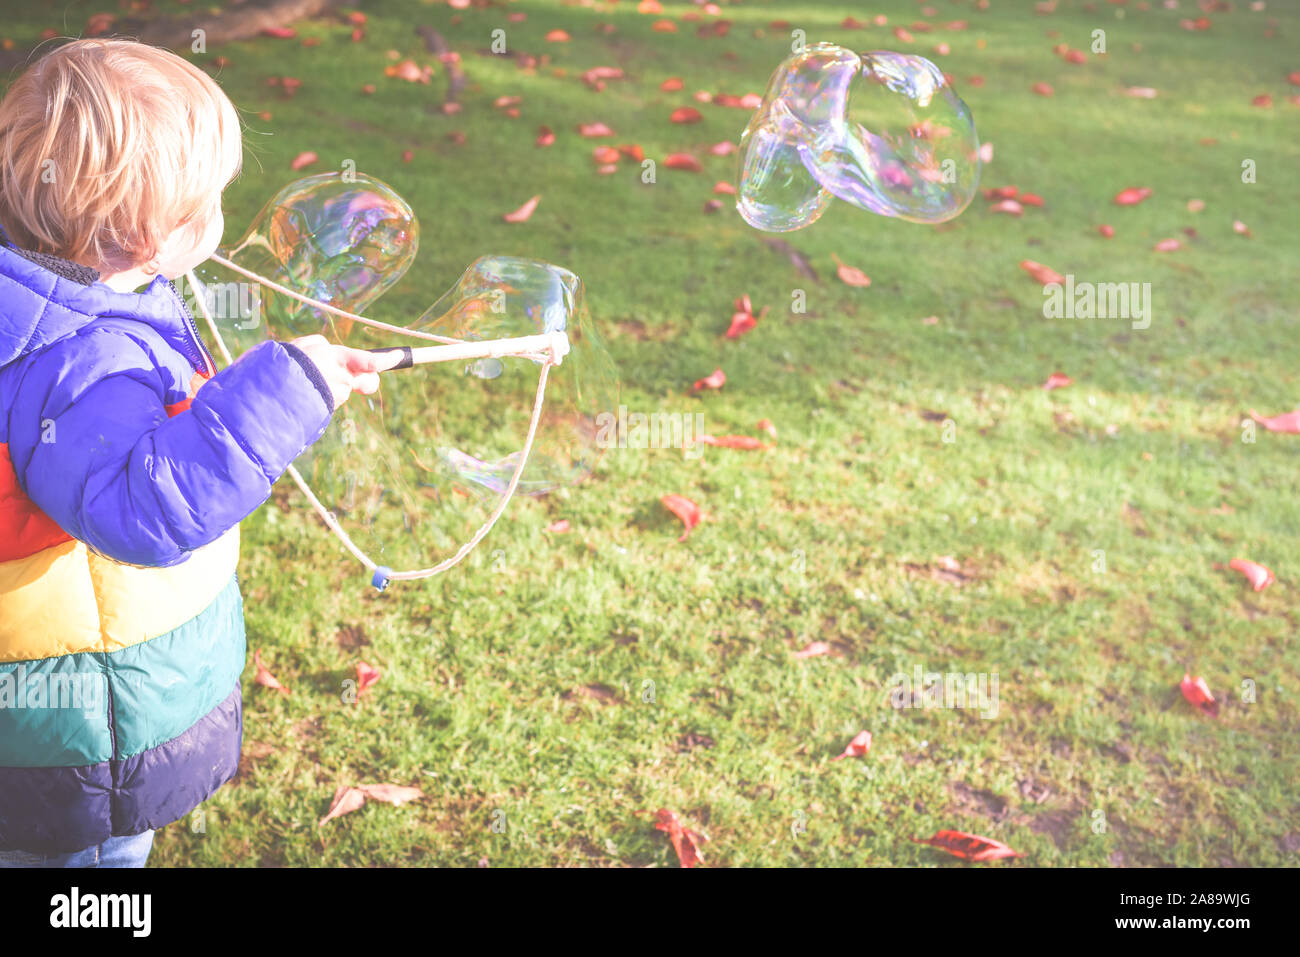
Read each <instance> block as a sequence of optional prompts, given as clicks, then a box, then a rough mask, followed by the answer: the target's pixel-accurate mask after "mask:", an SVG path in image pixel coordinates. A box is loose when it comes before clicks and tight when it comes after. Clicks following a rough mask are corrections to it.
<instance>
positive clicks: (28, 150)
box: [0, 39, 243, 278]
mask: <svg viewBox="0 0 1300 957" xmlns="http://www.w3.org/2000/svg"><path fill="white" fill-rule="evenodd" d="M242 155H243V150H242V145H241V140H240V128H239V117H238V115H237V114H236V113H235V108H234V106H233V105H232V104H231V102H230V100H229V99H228V98H227V97H226V95H225V94H224V93H223V92H222V91H221V88H220V87H219V86H217V84H216V83H214V82H213V80H212V78H211V77H209V76H208V75H207V74H205V73H204V72H203V71H202V70H200V69H198V68H197V67H195V66H194V65H192V64H190V63H187V62H186V61H185V60H182V59H181V58H180V57H178V56H176V55H175V54H174V53H170V52H168V51H167V50H161V49H158V48H157V47H151V46H148V45H146V44H143V43H137V42H135V41H133V40H104V39H90V40H75V41H73V42H70V43H67V44H65V45H63V46H61V47H59V48H57V49H56V50H54V51H52V52H51V53H49V54H47V55H45V56H44V57H42V58H41V59H40V60H38V61H37V62H36V63H35V64H33V65H32V66H31V67H30V68H28V70H27V71H26V72H25V73H24V74H23V75H22V76H21V77H19V78H18V80H17V81H15V82H14V84H13V85H12V86H11V87H10V89H9V92H8V93H7V94H6V95H5V97H4V100H3V101H2V102H0V224H3V225H4V227H5V230H6V231H7V232H8V233H9V238H10V240H11V241H12V242H14V243H15V244H16V245H18V246H22V247H26V248H28V249H33V250H36V251H38V252H44V253H51V254H53V255H56V256H62V257H63V258H65V259H71V260H73V261H75V262H79V263H84V264H86V265H90V266H94V267H97V268H100V270H101V272H102V271H104V270H105V269H106V268H107V270H108V271H110V272H119V271H122V272H124V271H127V270H129V269H131V268H141V269H143V270H144V271H145V272H159V273H161V274H162V275H164V276H167V277H168V278H171V277H173V276H176V275H179V274H181V273H183V272H184V271H185V270H186V269H190V268H192V267H193V266H195V265H197V264H198V263H200V262H202V261H203V260H204V259H206V258H207V257H208V256H209V255H210V254H211V253H212V252H213V250H215V249H216V247H217V244H218V243H219V242H220V239H221V231H222V227H223V225H224V224H223V220H222V216H221V191H222V190H223V189H224V188H225V187H226V185H227V184H228V183H229V182H230V180H231V179H233V178H234V176H235V175H236V174H237V173H238V172H239V167H240V163H241V159H242Z"/></svg>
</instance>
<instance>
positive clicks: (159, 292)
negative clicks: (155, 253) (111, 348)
mask: <svg viewBox="0 0 1300 957" xmlns="http://www.w3.org/2000/svg"><path fill="white" fill-rule="evenodd" d="M101 316H125V317H127V318H131V319H135V320H138V321H141V322H145V323H148V324H149V325H150V326H152V327H153V328H154V329H155V330H157V332H158V333H159V335H161V336H163V337H164V338H165V339H166V340H168V341H170V342H176V343H183V342H186V341H187V340H188V338H189V333H188V331H187V327H186V319H185V309H184V306H183V304H182V301H181V299H180V296H179V294H178V293H177V292H176V290H175V289H174V287H172V285H171V283H169V282H168V281H167V280H166V279H164V278H163V277H162V276H156V277H154V280H153V281H152V282H151V283H150V284H149V285H148V286H147V287H146V288H145V289H144V291H143V292H138V293H136V292H131V293H123V292H116V291H114V290H113V289H111V288H109V287H108V286H106V285H104V284H103V283H102V282H99V273H97V272H96V271H95V270H93V269H89V268H87V267H85V266H80V265H78V264H76V263H73V262H69V261H68V260H66V259H60V258H58V257H57V256H48V255H44V254H41V253H33V252H28V251H26V250H19V249H17V248H16V247H14V246H12V245H10V244H9V239H8V237H7V236H6V235H5V234H4V231H3V229H0V366H3V365H7V364H8V363H10V362H13V361H14V360H15V359H18V358H20V357H22V356H24V355H26V354H27V353H29V352H33V351H35V350H36V349H39V348H41V347H42V346H45V345H48V344H49V343H51V342H54V341H56V340H58V339H61V338H63V337H64V336H66V335H69V334H71V333H73V332H75V331H76V330H78V329H80V328H81V327H82V326H84V325H86V324H87V323H89V322H91V321H92V320H94V319H96V318H98V317H101ZM192 351H193V349H192V348H189V349H182V353H183V354H188V353H189V352H192Z"/></svg>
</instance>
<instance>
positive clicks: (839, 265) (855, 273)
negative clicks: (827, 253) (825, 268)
mask: <svg viewBox="0 0 1300 957" xmlns="http://www.w3.org/2000/svg"><path fill="white" fill-rule="evenodd" d="M831 258H832V259H834V260H835V273H836V275H838V276H839V277H840V281H841V282H843V283H844V284H845V285H846V286H859V287H861V288H863V289H865V288H866V287H867V286H870V285H871V277H870V276H868V275H867V274H866V273H864V272H863V271H862V270H861V269H858V268H857V267H856V266H849V265H846V264H845V263H844V262H842V261H841V260H840V257H839V256H836V255H835V254H834V253H831Z"/></svg>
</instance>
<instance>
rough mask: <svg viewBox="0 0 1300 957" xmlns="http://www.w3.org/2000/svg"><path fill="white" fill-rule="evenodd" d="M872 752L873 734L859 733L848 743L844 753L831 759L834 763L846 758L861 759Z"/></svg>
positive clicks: (868, 732)
mask: <svg viewBox="0 0 1300 957" xmlns="http://www.w3.org/2000/svg"><path fill="white" fill-rule="evenodd" d="M869 750H871V732H870V731H859V732H858V733H857V734H856V735H854V736H853V740H852V741H850V742H849V743H848V746H847V747H846V748H845V749H844V753H843V754H841V755H840V756H839V757H835V758H831V760H832V761H840V760H842V759H844V758H860V757H862V756H863V755H864V754H866V753H867V752H868V751H869Z"/></svg>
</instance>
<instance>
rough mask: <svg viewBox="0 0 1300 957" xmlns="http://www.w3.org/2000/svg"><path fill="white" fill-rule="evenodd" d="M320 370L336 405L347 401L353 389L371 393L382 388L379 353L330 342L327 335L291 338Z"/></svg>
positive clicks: (292, 342)
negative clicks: (378, 370) (380, 385)
mask: <svg viewBox="0 0 1300 957" xmlns="http://www.w3.org/2000/svg"><path fill="white" fill-rule="evenodd" d="M290 345H293V346H296V347H297V348H298V349H301V350H302V351H303V353H305V354H306V356H307V358H308V359H310V360H311V361H312V362H313V363H314V364H315V366H316V368H317V369H319V370H320V374H321V376H322V377H323V378H324V379H325V383H326V385H328V386H329V388H330V392H331V393H332V394H333V396H334V408H336V409H337V408H338V407H339V406H341V405H342V404H343V403H344V402H346V401H347V399H348V396H350V395H351V394H352V393H353V392H360V393H362V394H364V395H371V394H372V393H375V392H378V391H379V373H378V372H377V371H376V370H377V369H378V367H379V356H377V355H374V354H373V353H370V352H366V351H365V350H363V349H350V348H348V347H347V346H339V345H335V344H334V343H332V342H330V341H329V340H328V339H326V338H325V337H324V336H303V337H302V338H301V339H293V340H290Z"/></svg>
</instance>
